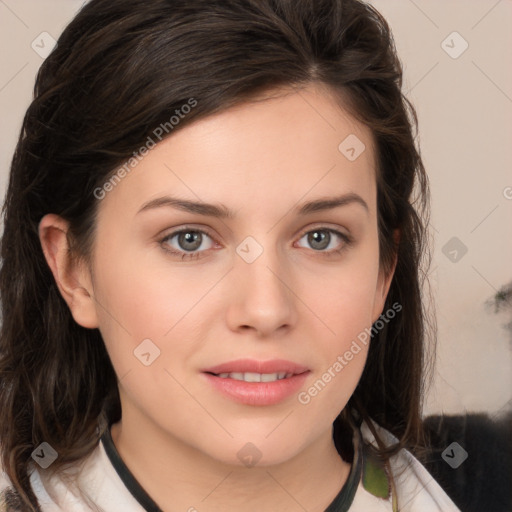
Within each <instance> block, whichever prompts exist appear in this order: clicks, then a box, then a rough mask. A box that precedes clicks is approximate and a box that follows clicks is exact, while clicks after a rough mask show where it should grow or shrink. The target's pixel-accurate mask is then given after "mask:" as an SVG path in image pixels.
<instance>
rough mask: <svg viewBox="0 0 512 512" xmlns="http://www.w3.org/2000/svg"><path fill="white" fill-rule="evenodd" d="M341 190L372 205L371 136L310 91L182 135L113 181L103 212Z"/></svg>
mask: <svg viewBox="0 0 512 512" xmlns="http://www.w3.org/2000/svg"><path fill="white" fill-rule="evenodd" d="M198 101H199V100H198ZM337 192H339V193H350V192H353V193H358V194H360V195H363V196H366V200H367V202H368V203H369V204H370V208H374V205H372V204H371V203H372V202H373V201H372V199H373V196H374V195H375V158H374V149H373V140H372V134H371V131H370V129H369V128H368V127H366V126H365V125H363V124H361V123H359V122H358V121H356V120H355V119H354V118H353V117H351V116H350V115H349V114H348V113H347V112H346V111H345V110H344V109H343V108H342V107H341V106H340V104H339V102H337V101H336V99H335V98H334V96H333V94H332V93H330V92H329V90H328V89H327V88H324V87H318V86H309V87H306V88H302V89H296V88H283V89H278V90H273V91H271V92H269V93H266V94H265V95H262V96H260V97H258V98H256V99H254V100H252V101H248V102H244V103H242V104H239V105H237V106H235V107H232V108H229V109H227V110H225V111H222V112H220V113H217V114H214V115H211V116H208V117H206V118H203V119H201V120H198V121H196V122H194V123H191V124H190V125H187V126H185V127H184V128H182V129H179V130H177V131H176V132H175V133H173V134H172V135H171V136H169V137H168V138H167V139H164V140H163V141H162V142H160V143H158V144H157V145H156V146H155V147H154V148H153V149H151V150H150V151H149V152H148V153H147V154H146V156H144V157H143V158H141V159H140V161H139V163H137V165H136V166H135V167H134V168H133V169H132V170H131V171H130V172H129V173H128V174H127V176H126V177H125V178H123V179H122V180H121V181H120V182H119V183H116V185H115V187H113V190H112V191H111V192H109V193H108V194H107V196H106V198H105V199H104V200H103V201H102V205H101V208H110V207H112V208H114V207H115V208H116V209H117V210H119V208H121V209H123V210H124V211H125V212H128V211H129V213H130V214H134V213H135V211H136V210H138V208H140V206H141V205H142V204H143V203H144V202H146V201H148V200H152V199H155V198H157V197H158V196H161V195H163V194H165V193H169V194H171V193H172V194H173V195H176V194H178V195H180V196H182V197H185V198H190V199H201V200H204V201H208V202H222V203H223V204H227V205H229V207H230V209H234V210H238V209H241V208H245V209H246V208H247V206H249V205H250V204H249V202H250V203H251V204H253V206H255V207H256V206H257V207H258V208H259V209H260V210H261V206H262V205H267V206H268V207H269V209H270V205H271V204H280V205H282V206H283V207H286V206H287V205H288V206H289V205H291V204H293V203H295V202H297V201H299V200H300V199H301V198H303V199H308V198H309V196H315V197H319V196H322V195H324V196H325V195H333V194H335V193H337Z"/></svg>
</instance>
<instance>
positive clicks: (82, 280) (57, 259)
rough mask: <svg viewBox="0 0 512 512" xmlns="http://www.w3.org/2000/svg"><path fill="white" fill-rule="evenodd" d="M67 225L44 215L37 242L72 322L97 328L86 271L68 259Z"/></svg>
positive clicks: (55, 217) (70, 258)
mask: <svg viewBox="0 0 512 512" xmlns="http://www.w3.org/2000/svg"><path fill="white" fill-rule="evenodd" d="M68 229H69V225H68V222H67V221H65V220H64V219H63V218H62V217H59V216H58V215H55V214H51V213H50V214H47V215H45V216H44V217H43V218H42V219H41V221H40V223H39V240H40V242H41V247H42V250H43V253H44V256H45V258H46V262H47V263H48V266H49V267H50V270H51V271H52V274H53V277H54V279H55V282H56V284H57V287H58V289H59V291H60V294H61V295H62V298H63V299H64V300H65V301H66V303H67V305H68V307H69V309H70V311H71V314H72V315H73V318H74V319H75V321H76V322H77V323H78V324H79V325H81V326H82V327H86V328H89V329H94V328H96V327H98V319H97V314H96V307H95V306H96V303H95V300H94V296H93V289H92V281H91V276H90V272H89V270H88V269H87V268H86V266H85V265H84V264H83V262H82V261H79V260H78V259H77V258H72V257H71V251H70V247H69V243H68V236H67V235H68Z"/></svg>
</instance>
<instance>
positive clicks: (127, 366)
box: [40, 85, 392, 512]
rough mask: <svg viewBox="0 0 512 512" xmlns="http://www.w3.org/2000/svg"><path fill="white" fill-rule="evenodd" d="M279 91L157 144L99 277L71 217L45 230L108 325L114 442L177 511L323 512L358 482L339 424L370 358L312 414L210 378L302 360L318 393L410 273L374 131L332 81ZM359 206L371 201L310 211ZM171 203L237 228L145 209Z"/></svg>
mask: <svg viewBox="0 0 512 512" xmlns="http://www.w3.org/2000/svg"><path fill="white" fill-rule="evenodd" d="M274 96H275V97H273V98H267V99H265V100H264V101H258V102H249V103H244V104H242V105H240V106H237V107H235V108H232V109H229V110H226V111H224V112H221V113H220V114H216V115H213V116H210V117H208V118H205V119H203V120H200V121H197V122H195V123H192V124H190V125H188V126H186V127H184V128H183V129H181V130H179V131H176V133H174V134H173V135H172V136H171V137H169V138H168V139H166V140H164V141H162V142H161V143H159V144H158V145H157V146H156V147H155V148H154V149H152V150H151V151H150V152H149V154H148V155H147V156H145V157H144V159H143V160H142V161H141V162H140V163H139V164H138V165H137V166H136V167H135V168H134V169H133V170H132V171H131V173H130V174H129V175H128V176H126V177H125V178H124V179H123V180H122V181H121V182H120V183H118V184H117V185H116V186H115V187H114V188H113V190H112V191H110V192H109V193H108V194H107V195H106V197H105V198H104V199H102V200H101V202H100V204H99V210H98V221H97V229H96V232H95V240H94V247H93V252H92V256H91V262H90V266H88V265H85V264H80V263H79V262H78V263H76V262H75V263H72V262H70V261H69V259H68V253H67V241H66V236H65V233H66V230H67V224H66V222H65V221H64V220H63V219H61V218H59V217H58V216H56V215H53V214H50V215H47V216H45V217H44V218H43V219H42V221H41V223H40V237H41V243H42V246H43V249H44V252H45V255H46V258H47V261H48V264H49V265H50V267H51V269H52V271H53V273H54V276H55V279H56V281H57V283H58V286H59V289H60V291H61V294H62V296H63V297H64V299H65V300H66V302H67V303H68V305H69V308H70V310H71V312H72V314H73V317H74V318H75V320H76V321H77V322H78V323H79V324H80V325H82V326H84V327H87V328H99V330H100V332H101V334H102V337H103V339H104V341H105V344H106V347H107V350H108V352H109V355H110V357H111V360H112V363H113V366H114V368H115V370H116V374H117V376H118V379H119V390H120V396H121V404H122V420H121V421H120V422H119V423H117V424H115V425H113V427H112V436H113V440H114V443H115V445H116V447H117V449H118V451H119V453H120V455H121V457H122V459H123V460H124V461H125V463H126V464H127V466H128V467H129V468H130V470H131V471H132V473H133V474H134V476H135V477H136V479H137V480H138V481H139V483H140V484H141V485H142V486H143V487H144V489H145V490H146V491H147V492H148V494H149V495H150V496H151V497H152V498H153V499H154V500H155V501H156V502H157V503H158V504H159V506H160V507H161V508H162V509H163V510H164V511H171V510H172V511H176V510H194V508H192V507H195V509H197V510H198V511H201V512H217V511H221V510H224V511H225V510H238V511H242V512H243V511H247V512H248V511H252V510H280V511H289V512H295V511H303V510H308V511H310V512H321V511H323V510H325V508H326V507H327V506H328V505H329V503H330V502H331V501H332V500H333V498H334V497H335V496H336V494H337V493H338V492H339V490H340V488H341V486H342V485H343V484H344V482H345V481H346V478H347V476H348V473H349V471H350V464H348V463H347V462H345V461H344V460H343V459H342V458H341V457H340V456H339V454H338V452H337V451H336V448H335V446H334V443H333V440H332V422H333V421H334V419H335V418H336V416H337V415H338V414H339V412H340V411H341V410H342V409H343V408H344V406H345V404H346V403H347V401H348V399H349V398H350V396H351V395H352V393H353V391H354V389H355V387H356V385H357V382H358V380H359V378H360V376H361V373H362V371H363V368H364V364H365V360H366V354H367V347H363V350H361V352H359V353H358V354H357V355H356V356H354V358H353V359H352V360H351V361H350V362H349V364H347V365H346V366H345V367H344V368H343V370H342V371H341V372H340V373H339V374H337V375H336V377H334V378H333V379H332V380H331V381H330V382H329V383H328V384H327V385H326V386H325V388H324V389H323V390H322V391H321V392H320V393H318V395H317V396H315V397H314V398H312V399H311V401H310V402H309V403H308V404H307V405H305V404H302V403H300V402H299V401H298V399H297V393H294V394H293V395H292V396H290V397H288V398H286V399H284V400H283V401H281V402H279V403H277V404H273V405H268V406H254V405H247V404H241V403H237V402H235V401H234V400H232V399H230V398H228V397H226V396H224V395H223V394H221V393H219V392H218V391H217V390H216V389H214V388H213V387H212V386H211V385H210V384H209V382H207V380H206V379H205V378H204V374H202V373H201V369H204V368H205V367H208V366H213V365H217V364H220V363H223V362H226V361H231V360H233V359H238V358H252V359H257V360H261V361H267V360H270V359H276V358H279V359H287V360H290V361H293V362H296V363H299V364H302V365H305V366H307V367H308V369H309V374H308V375H307V378H306V380H305V382H304V385H303V387H302V388H301V391H304V390H307V389H308V388H310V387H311V386H312V385H313V383H315V382H316V381H317V380H318V379H319V378H321V376H322V374H324V372H325V371H326V370H327V369H328V368H329V367H332V365H333V364H334V363H335V361H336V360H337V357H338V356H339V355H343V354H344V353H345V351H346V350H347V349H348V348H349V347H350V344H351V343H352V341H353V340H354V339H356V337H357V335H358V334H359V333H360V332H361V331H363V330H364V329H365V328H369V327H371V325H372V323H373V322H374V321H375V320H376V319H377V318H378V317H379V315H380V314H381V313H382V312H383V308H384V301H385V298H386V294H387V292H388V289H389V285H390V281H391V277H392V275H391V274H390V275H384V273H383V272H382V271H381V270H380V268H379V248H378V232H377V211H376V183H375V157H374V154H373V153H374V150H373V144H372V137H371V132H370V131H369V129H368V128H366V127H365V126H364V125H362V124H360V123H359V122H357V121H355V120H354V119H353V118H352V117H351V116H349V115H348V114H347V113H346V112H345V111H343V110H342V109H341V108H340V107H339V106H338V105H337V103H335V101H334V99H333V97H332V96H331V95H330V94H329V93H328V91H327V90H326V89H325V88H322V87H320V86H318V85H317V86H313V85H310V86H308V87H306V88H304V89H302V90H301V91H300V92H297V91H296V90H294V89H288V90H286V91H281V93H280V94H278V95H276V94H274ZM349 134H355V135H356V136H357V137H358V138H359V139H360V140H361V141H363V143H364V144H365V146H366V150H365V151H364V152H363V153H362V154H361V155H360V156H359V157H358V158H357V159H356V160H354V161H349V160H348V159H347V158H346V157H345V156H344V155H343V154H342V153H341V152H340V151H339V150H338V145H339V144H340V142H342V141H343V140H344V139H345V138H346V137H347V136H348V135H349ZM344 194H353V195H357V196H358V197H359V198H360V199H362V201H364V203H365V204H366V205H367V206H366V207H365V206H363V205H362V203H361V202H360V201H359V200H355V201H349V202H347V203H346V204H344V205H342V206H337V207H335V208H329V209H321V210H318V211H312V212H309V213H306V214H302V215H301V214H299V213H298V209H299V208H300V207H301V206H302V205H303V204H305V203H306V202H310V201H315V200H319V199H325V198H330V197H333V196H341V195H344ZM170 195H172V196H173V197H178V198H180V199H186V200H188V201H194V202H206V203H214V204H217V205H220V204H222V205H224V206H226V207H227V208H229V209H230V210H232V212H233V217H232V218H217V217H214V216H210V215H204V214H201V213H191V212H186V211H183V210H179V209H176V208H173V207H171V206H169V205H164V206H160V207H154V208H150V209H146V210H143V211H141V212H139V210H140V209H141V208H142V206H143V205H144V204H146V203H148V202H149V201H152V200H154V199H157V198H160V197H163V196H170ZM353 197H354V196H353ZM183 227H186V228H189V229H190V231H192V232H193V231H194V229H195V230H197V229H200V230H204V231H207V233H208V235H209V236H207V235H203V238H202V241H203V242H202V243H201V246H200V247H199V249H198V250H195V253H196V255H197V256H198V257H197V258H195V259H185V260H183V259H181V256H179V255H173V254H172V253H170V252H169V250H171V251H172V250H174V251H178V252H180V253H186V252H187V251H186V250H185V248H184V247H183V246H180V244H179V243H178V236H175V237H172V238H171V237H170V236H169V235H172V234H173V232H175V231H176V230H178V229H181V228H183ZM315 229H316V230H317V231H318V230H321V233H324V237H328V236H330V241H329V244H328V246H327V247H326V248H323V246H322V248H319V246H318V245H312V240H311V237H308V233H311V231H313V232H314V231H315ZM325 230H327V232H326V231H325ZM328 230H336V231H339V232H340V233H342V234H344V235H348V236H349V237H350V238H351V239H352V243H350V244H347V242H345V241H344V240H343V238H342V237H340V236H338V235H336V234H335V233H334V232H332V231H331V232H329V231H328ZM248 236H251V237H252V238H254V239H255V240H256V241H257V242H258V244H259V245H260V246H261V247H262V248H263V252H262V254H261V255H260V256H259V257H258V258H257V259H256V260H255V261H253V262H252V263H248V262H247V261H245V260H244V259H243V258H242V257H240V255H239V254H237V252H236V248H237V246H238V245H239V244H240V243H241V242H242V241H243V240H244V239H245V238H246V237H248ZM313 242H314V240H313ZM166 249H169V250H166ZM337 249H342V250H341V252H339V253H335V252H334V251H336V250H337ZM90 269H92V272H90ZM148 338H149V339H151V340H152V342H153V343H154V344H155V345H156V346H157V347H158V348H159V350H160V356H159V357H158V358H157V359H155V360H154V362H153V363H152V364H151V365H150V366H145V365H143V364H142V363H141V362H140V361H139V360H138V359H137V358H136V357H135V356H134V353H133V351H134V350H135V349H136V347H137V346H138V345H139V344H140V343H141V342H142V340H145V339H148ZM248 442H250V443H252V444H254V445H255V446H256V447H257V449H258V450H259V452H260V453H261V458H260V460H259V461H258V462H257V464H256V465H255V466H254V467H246V466H245V465H244V464H243V463H242V461H241V460H240V459H239V458H238V456H237V453H238V452H239V450H240V449H241V448H242V447H244V446H245V445H246V443H248Z"/></svg>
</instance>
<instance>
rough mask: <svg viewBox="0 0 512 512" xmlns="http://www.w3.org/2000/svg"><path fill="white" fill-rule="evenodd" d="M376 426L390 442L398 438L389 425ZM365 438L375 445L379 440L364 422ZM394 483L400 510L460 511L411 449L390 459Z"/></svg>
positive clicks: (388, 443)
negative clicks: (391, 431)
mask: <svg viewBox="0 0 512 512" xmlns="http://www.w3.org/2000/svg"><path fill="white" fill-rule="evenodd" d="M374 427H375V429H376V431H377V433H378V434H379V436H380V438H381V439H382V440H383V441H384V442H385V443H386V444H387V445H391V444H394V443H395V442H396V441H397V439H396V438H395V437H394V436H393V434H391V433H390V432H389V431H387V430H386V429H384V428H382V427H380V426H378V425H376V424H375V423H374ZM361 435H362V438H363V441H364V442H365V443H368V444H372V445H374V446H376V441H375V438H374V436H373V434H372V433H371V431H370V429H369V427H368V425H367V424H366V423H364V422H363V424H362V425H361ZM389 465H390V469H391V472H392V476H393V480H394V483H395V487H396V489H395V493H396V497H397V499H398V503H399V505H400V510H403V511H404V512H405V511H416V510H421V511H422V512H459V509H458V508H457V506H456V505H455V504H454V503H453V501H452V500H451V499H450V497H449V496H448V495H447V494H446V493H445V492H444V491H443V489H442V488H441V487H440V485H439V484H438V483H437V482H436V480H435V479H434V478H433V477H432V475H431V474H430V473H429V472H428V471H427V469H426V468H425V467H424V466H423V465H422V464H421V463H420V462H419V461H418V459H416V458H415V457H414V456H413V455H412V454H411V453H410V452H409V451H407V450H405V449H402V450H400V451H399V452H398V453H397V454H396V455H394V456H393V457H391V458H390V460H389Z"/></svg>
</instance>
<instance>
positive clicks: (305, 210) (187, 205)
mask: <svg viewBox="0 0 512 512" xmlns="http://www.w3.org/2000/svg"><path fill="white" fill-rule="evenodd" d="M350 204H359V205H361V206H362V207H363V208H364V209H365V210H366V211H367V212H369V208H368V204H367V203H366V201H365V200H364V199H363V198H362V197H361V196H359V195H358V194H355V193H352V192H351V193H348V194H343V195H341V196H334V197H326V198H321V199H316V200H314V201H308V202H307V203H304V204H303V205H302V206H300V207H298V208H297V207H296V208H294V210H295V212H296V213H297V214H298V215H308V214H310V213H314V212H319V211H325V210H332V209H334V208H338V207H340V206H347V205H350ZM162 207H168V208H169V207H170V208H175V209H177V210H182V211H185V212H188V213H197V214H199V215H205V216H209V217H217V218H219V219H233V218H234V217H235V212H234V211H233V210H230V209H229V208H227V206H225V205H223V204H210V203H204V202H200V201H189V200H187V199H179V198H177V197H172V196H164V197H158V198H156V199H152V200H151V201H148V202H147V203H144V204H143V205H142V207H141V208H140V209H139V211H138V212H137V215H138V214H139V213H141V212H144V211H148V210H154V209H156V208H162Z"/></svg>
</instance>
